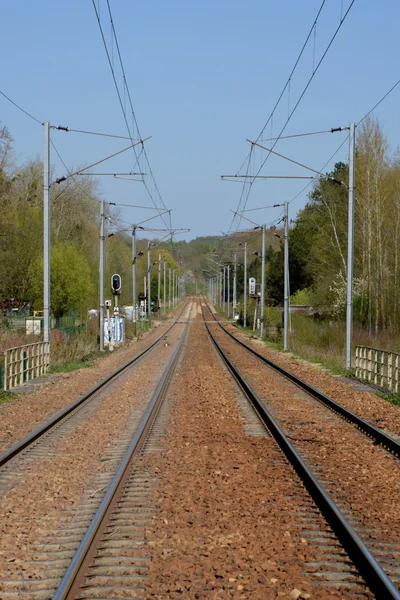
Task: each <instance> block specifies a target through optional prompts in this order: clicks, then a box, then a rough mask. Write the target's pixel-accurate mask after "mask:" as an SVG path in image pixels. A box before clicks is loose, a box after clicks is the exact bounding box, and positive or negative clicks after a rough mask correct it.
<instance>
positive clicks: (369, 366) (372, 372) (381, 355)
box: [356, 346, 400, 392]
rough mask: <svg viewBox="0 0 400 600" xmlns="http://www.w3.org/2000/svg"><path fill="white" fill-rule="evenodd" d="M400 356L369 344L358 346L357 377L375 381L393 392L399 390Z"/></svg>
mask: <svg viewBox="0 0 400 600" xmlns="http://www.w3.org/2000/svg"><path fill="white" fill-rule="evenodd" d="M399 357H400V354H398V353H397V352H388V351H386V350H379V349H378V348H369V347H368V346H356V377H359V378H360V379H365V380H367V381H370V382H371V383H375V384H376V385H379V386H380V387H382V388H386V389H388V390H390V391H391V392H398V391H399Z"/></svg>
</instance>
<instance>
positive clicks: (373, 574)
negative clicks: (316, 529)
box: [202, 303, 400, 600]
mask: <svg viewBox="0 0 400 600" xmlns="http://www.w3.org/2000/svg"><path fill="white" fill-rule="evenodd" d="M205 306H207V308H208V310H209V311H210V308H209V306H208V305H207V304H206V303H205ZM210 312H211V311H210ZM202 314H203V319H204V321H205V322H204V325H205V327H206V329H207V332H208V334H209V336H210V339H211V340H212V343H213V344H214V346H215V348H216V350H217V352H218V354H219V355H220V357H221V358H222V360H223V361H224V363H225V365H226V366H227V368H228V370H229V371H230V373H231V374H232V376H233V377H234V379H235V380H236V382H237V383H238V385H239V386H240V388H241V389H242V391H243V392H244V394H245V395H246V396H247V398H248V399H249V401H250V402H251V404H252V406H253V407H254V409H255V410H256V412H257V413H258V415H259V416H260V418H261V420H262V422H263V423H264V424H265V426H266V427H267V428H268V430H269V431H270V432H271V434H272V435H273V437H274V438H275V440H276V441H277V443H278V444H279V446H280V448H281V450H282V451H283V453H284V454H285V456H286V458H287V459H288V460H289V462H290V463H291V464H292V466H293V468H294V469H295V471H296V473H297V474H298V476H299V477H300V478H301V480H302V481H303V483H304V485H305V487H306V489H307V490H308V492H309V494H310V496H311V497H312V498H313V500H314V501H315V503H316V504H317V506H318V507H319V509H320V511H321V513H322V514H323V516H324V517H325V519H326V520H327V522H328V523H329V525H330V527H331V528H332V531H333V532H334V533H335V535H336V536H337V538H338V540H339V541H340V543H341V544H342V545H343V547H344V549H345V550H346V552H347V553H348V555H349V557H350V559H351V560H352V561H353V563H354V564H355V566H356V567H357V569H358V571H359V573H360V575H361V576H362V577H363V579H364V581H365V582H366V583H367V585H368V587H369V588H370V590H371V591H372V592H373V593H374V594H375V596H376V597H377V598H379V600H386V599H391V600H395V599H396V600H400V593H399V591H398V589H397V588H396V586H395V584H394V583H393V582H392V580H391V579H390V578H389V576H388V575H387V573H386V572H385V570H384V568H383V567H382V566H381V564H380V563H379V562H378V561H377V560H376V559H375V557H374V556H373V555H372V553H371V552H370V551H369V549H368V547H367V545H366V543H365V541H364V540H363V539H362V538H361V536H360V535H359V534H358V533H357V532H356V530H355V529H354V528H353V526H352V525H351V524H350V522H349V519H348V518H347V517H346V516H345V514H344V513H343V511H342V510H340V508H339V507H338V505H337V503H336V502H335V501H334V500H333V499H332V497H331V494H330V493H329V492H328V491H327V489H326V487H325V486H324V485H323V484H322V483H321V481H320V480H319V478H318V477H317V476H316V474H315V472H313V471H312V470H311V468H310V466H309V465H308V464H306V461H305V460H304V459H303V457H302V456H301V454H300V453H299V451H298V450H297V449H296V447H295V446H294V444H293V443H292V442H291V441H290V440H289V438H288V436H287V435H286V434H285V433H284V431H283V429H282V427H281V426H280V425H278V422H277V421H276V420H275V419H274V417H273V416H272V414H271V413H270V411H269V410H268V409H267V408H266V406H265V404H264V402H263V401H262V400H261V399H260V397H259V396H258V395H257V394H256V392H255V391H254V389H252V387H251V386H250V385H249V383H248V381H246V379H245V378H244V376H243V375H242V374H241V373H240V371H239V370H238V368H237V367H236V366H235V365H234V364H233V362H232V360H231V359H230V358H229V357H228V355H227V353H226V352H225V351H224V350H223V348H222V346H221V344H220V343H219V342H218V340H217V339H216V337H215V335H213V333H212V331H211V328H210V326H209V324H208V323H207V322H206V318H205V317H206V315H205V314H204V310H203V309H202ZM215 321H216V322H217V323H218V320H217V319H215ZM221 327H222V326H221ZM222 329H223V330H224V331H225V332H226V333H227V334H228V335H229V336H231V337H232V338H233V339H234V340H235V341H237V342H238V343H240V344H241V346H244V347H245V348H246V349H248V350H249V351H251V352H252V353H254V354H255V355H256V356H258V357H259V358H261V359H262V360H263V361H264V362H266V363H267V364H268V365H269V366H273V364H270V361H268V360H267V359H265V357H262V356H261V355H259V354H258V353H257V352H256V351H253V349H251V348H249V347H248V346H247V345H246V344H244V343H243V342H241V341H240V340H237V338H235V336H233V335H232V334H231V333H230V332H228V331H226V330H225V328H222ZM276 370H278V371H279V372H282V371H284V370H283V369H281V368H280V367H279V368H278V369H276ZM282 374H284V375H285V376H286V372H285V371H284V372H283V373H282ZM290 375H291V374H290ZM290 379H292V376H291V377H290ZM297 379H298V378H296V380H297ZM299 381H301V380H299ZM296 383H297V381H296ZM301 383H303V382H301ZM304 383H305V382H304ZM306 385H307V386H308V384H306ZM301 387H303V389H306V388H305V387H304V386H301ZM308 387H311V386H308ZM313 389H314V388H313ZM335 404H336V403H335ZM345 410H346V409H345ZM349 420H350V419H349ZM360 429H362V428H361V427H360ZM379 433H381V432H379ZM389 439H390V438H389ZM393 441H394V440H393ZM387 545H388V546H390V544H387ZM391 551H393V548H389V549H386V552H387V555H386V556H383V557H382V558H381V562H382V560H383V563H384V564H385V567H386V570H387V566H386V565H387V562H389V566H390V563H391V564H392V566H393V562H394V561H393V558H391V554H392V552H391ZM394 554H396V553H394ZM394 571H396V567H395V569H394Z"/></svg>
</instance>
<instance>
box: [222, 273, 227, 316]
mask: <svg viewBox="0 0 400 600" xmlns="http://www.w3.org/2000/svg"><path fill="white" fill-rule="evenodd" d="M223 269H224V279H223V282H222V310H223V311H224V312H225V296H226V293H225V285H226V284H225V269H226V267H223Z"/></svg>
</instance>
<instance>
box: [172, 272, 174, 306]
mask: <svg viewBox="0 0 400 600" xmlns="http://www.w3.org/2000/svg"><path fill="white" fill-rule="evenodd" d="M172 308H175V269H172Z"/></svg>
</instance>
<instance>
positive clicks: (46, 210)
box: [43, 121, 104, 342]
mask: <svg viewBox="0 0 400 600" xmlns="http://www.w3.org/2000/svg"><path fill="white" fill-rule="evenodd" d="M103 311H104V303H103ZM43 317H44V323H43V329H44V341H45V342H50V123H49V121H45V123H44V157H43ZM100 339H101V336H100Z"/></svg>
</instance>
